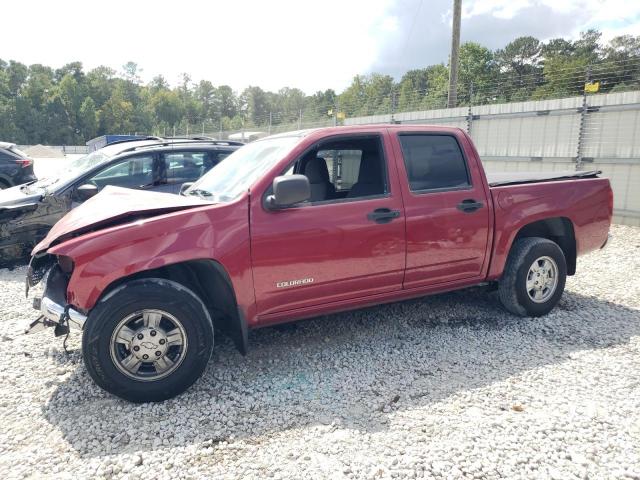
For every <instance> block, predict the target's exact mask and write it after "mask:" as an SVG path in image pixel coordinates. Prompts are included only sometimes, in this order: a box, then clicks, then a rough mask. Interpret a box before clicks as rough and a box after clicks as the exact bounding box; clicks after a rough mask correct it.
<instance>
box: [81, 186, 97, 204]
mask: <svg viewBox="0 0 640 480" xmlns="http://www.w3.org/2000/svg"><path fill="white" fill-rule="evenodd" d="M76 193H77V195H78V198H79V199H80V200H82V201H85V200H89V199H90V198H91V197H93V196H94V195H95V194H96V193H98V187H96V186H95V185H92V184H90V183H85V184H84V185H80V186H79V187H78V188H76Z"/></svg>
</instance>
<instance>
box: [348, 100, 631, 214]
mask: <svg viewBox="0 0 640 480" xmlns="http://www.w3.org/2000/svg"><path fill="white" fill-rule="evenodd" d="M584 100H585V99H584V98H583V97H571V98H560V99H554V100H541V101H529V102H516V103H505V104H495V105H480V106H472V107H464V108H453V109H441V110H425V111H416V112H403V113H397V114H394V115H373V116H369V117H358V118H350V119H347V120H345V122H344V123H345V124H347V125H359V124H371V123H389V122H391V121H395V122H400V123H403V124H404V123H407V124H412V123H413V124H415V123H424V124H433V125H447V126H453V127H459V128H462V129H464V130H465V131H467V132H468V133H469V134H470V135H471V137H472V138H473V140H474V142H475V144H476V147H477V149H478V152H479V153H480V156H481V157H482V160H483V163H484V165H485V168H486V169H487V170H488V171H513V170H522V171H550V170H551V171H553V170H555V171H558V170H575V169H576V168H580V169H583V170H592V169H594V170H602V172H603V174H604V175H605V176H607V177H608V178H609V179H610V180H611V185H612V186H613V191H614V214H615V218H614V220H615V221H616V222H618V223H625V224H628V225H640V92H638V91H636V92H623V93H608V94H601V95H589V96H588V97H587V98H586V105H587V109H586V113H583V108H582V107H583V102H584ZM578 160H580V161H578Z"/></svg>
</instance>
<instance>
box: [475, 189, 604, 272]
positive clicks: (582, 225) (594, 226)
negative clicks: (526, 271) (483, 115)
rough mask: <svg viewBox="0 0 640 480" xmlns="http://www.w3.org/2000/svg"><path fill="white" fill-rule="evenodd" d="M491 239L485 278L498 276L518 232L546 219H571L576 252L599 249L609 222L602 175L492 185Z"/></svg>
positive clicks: (580, 253)
mask: <svg viewBox="0 0 640 480" xmlns="http://www.w3.org/2000/svg"><path fill="white" fill-rule="evenodd" d="M490 190H491V195H492V198H493V203H494V209H495V239H494V249H493V254H492V261H491V266H490V269H489V274H488V280H496V279H498V278H499V277H500V276H501V275H502V271H503V269H504V265H505V262H506V260H507V256H508V255H509V250H510V248H511V245H512V243H513V240H514V238H515V237H516V235H517V233H518V231H519V230H520V229H521V228H522V227H524V226H525V225H527V224H530V223H533V222H535V221H538V220H544V219H547V218H556V217H560V218H567V219H569V220H570V221H571V223H572V225H573V229H574V233H575V238H576V249H577V254H578V255H583V254H585V253H588V252H590V251H592V250H596V249H598V248H600V247H601V246H602V245H603V244H604V242H605V241H606V239H607V234H608V232H609V227H610V225H611V215H612V211H611V205H610V202H609V199H610V194H611V186H610V184H609V180H608V179H606V178H593V179H580V180H565V181H559V182H546V183H530V184H523V185H505V186H502V187H492V188H491V189H490Z"/></svg>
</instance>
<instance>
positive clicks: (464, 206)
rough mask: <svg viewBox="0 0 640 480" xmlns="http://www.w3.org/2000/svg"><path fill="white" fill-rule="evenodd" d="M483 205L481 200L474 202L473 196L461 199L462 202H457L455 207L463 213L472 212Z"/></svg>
mask: <svg viewBox="0 0 640 480" xmlns="http://www.w3.org/2000/svg"><path fill="white" fill-rule="evenodd" d="M483 206H484V204H483V203H482V202H476V201H475V200H474V199H473V198H467V199H465V200H462V202H460V203H459V204H458V207H457V208H458V210H460V211H462V212H464V213H473V212H475V211H476V210H478V209H479V208H482V207H483Z"/></svg>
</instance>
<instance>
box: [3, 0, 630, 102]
mask: <svg viewBox="0 0 640 480" xmlns="http://www.w3.org/2000/svg"><path fill="white" fill-rule="evenodd" d="M451 4H452V0H322V1H311V0H307V1H306V2H305V1H300V0H297V1H294V0H269V1H249V0H217V1H215V2H211V1H209V2H202V1H198V0H181V1H180V2H168V1H163V0H157V1H147V0H138V1H131V0H129V1H123V0H109V1H108V2H107V1H105V0H102V1H93V0H84V1H83V2H72V1H63V0H61V1H59V2H52V1H50V0H49V1H44V0H38V1H36V0H22V1H21V2H8V4H6V5H3V17H5V18H10V19H11V21H10V22H5V23H3V42H2V47H0V58H2V59H4V60H8V59H15V60H19V61H21V62H23V63H27V64H32V63H43V64H46V65H50V66H61V65H63V64H64V63H67V62H71V61H75V60H79V61H82V62H83V63H84V65H85V66H86V67H88V68H92V67H95V66H98V65H107V66H110V67H112V68H114V69H116V70H119V69H120V68H121V66H122V65H123V64H124V63H126V62H127V61H134V62H136V63H138V64H139V65H140V67H141V68H142V69H143V71H142V78H143V79H144V80H145V81H146V80H149V79H151V78H152V77H153V76H155V75H157V74H162V75H164V76H165V77H166V78H167V79H168V80H169V82H171V83H172V84H177V83H178V81H179V79H180V76H181V73H182V72H188V73H190V74H191V76H192V79H193V80H194V81H198V80H201V79H207V80H211V81H212V82H213V83H214V84H216V85H218V84H228V85H231V86H232V87H233V88H234V89H236V90H241V89H242V88H244V87H246V86H248V85H258V86H261V87H263V88H265V89H269V90H277V89H279V88H281V87H284V86H291V87H294V86H295V87H299V88H302V89H303V90H305V91H306V92H307V93H312V92H314V91H316V90H318V89H325V88H334V89H336V90H339V91H340V90H342V89H343V88H345V87H346V86H347V85H348V84H349V82H350V81H351V78H352V77H353V76H354V75H356V74H359V73H369V72H371V71H378V72H382V73H389V74H392V75H394V76H398V75H401V74H402V73H403V72H404V71H406V70H408V69H411V68H420V67H424V66H426V65H428V64H432V63H438V62H445V61H446V59H447V56H448V53H449V43H450V28H451V27H450V22H451ZM412 26H413V27H412ZM590 27H595V28H600V29H601V30H603V33H604V36H605V38H611V37H613V36H615V35H618V34H625V33H628V34H634V35H640V1H636V0H580V1H578V0H463V20H462V41H469V40H471V41H476V42H479V43H481V44H483V45H486V46H488V47H490V48H499V47H502V46H504V45H505V44H506V43H507V42H508V41H509V40H512V39H513V38H515V37H517V36H521V35H533V36H536V37H538V38H540V39H541V40H545V39H549V38H553V37H565V38H575V37H576V36H577V35H578V34H579V32H580V31H581V30H585V29H587V28H590Z"/></svg>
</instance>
